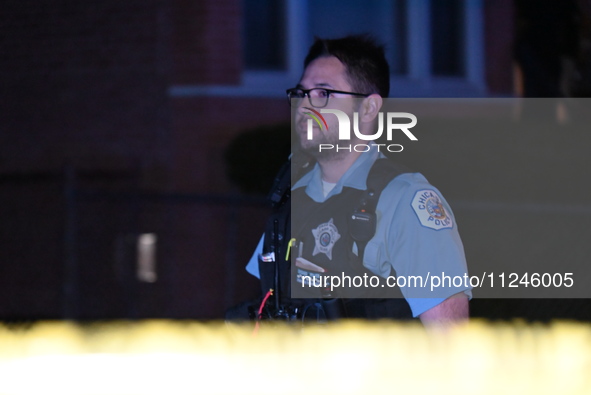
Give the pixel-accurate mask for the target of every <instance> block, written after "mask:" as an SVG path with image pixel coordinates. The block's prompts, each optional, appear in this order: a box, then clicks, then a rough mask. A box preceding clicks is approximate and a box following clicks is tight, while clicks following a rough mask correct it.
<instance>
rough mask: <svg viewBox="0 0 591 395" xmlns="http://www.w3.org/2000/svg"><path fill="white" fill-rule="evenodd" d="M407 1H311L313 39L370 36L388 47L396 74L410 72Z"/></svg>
mask: <svg viewBox="0 0 591 395" xmlns="http://www.w3.org/2000/svg"><path fill="white" fill-rule="evenodd" d="M406 2H407V0H394V1H384V0H347V1H343V0H323V1H310V2H309V3H308V4H309V6H308V20H309V22H310V32H311V38H312V37H314V36H318V37H321V38H338V37H343V36H346V35H349V34H363V33H369V34H371V35H372V36H374V37H375V38H376V39H377V40H378V41H379V42H380V43H381V44H384V45H385V46H386V57H387V59H388V63H389V64H390V67H391V72H392V73H393V74H405V73H407V59H406V58H407V56H406V50H407V45H406V40H407V33H406V29H407V23H406V19H407V18H406Z"/></svg>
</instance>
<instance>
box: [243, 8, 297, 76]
mask: <svg viewBox="0 0 591 395" xmlns="http://www.w3.org/2000/svg"><path fill="white" fill-rule="evenodd" d="M242 7H243V12H244V34H243V37H244V46H243V48H244V62H245V67H246V69H247V70H284V69H285V63H286V62H285V58H286V56H285V51H286V47H287V45H286V42H285V37H286V35H285V25H286V23H285V1H284V0H243V1H242Z"/></svg>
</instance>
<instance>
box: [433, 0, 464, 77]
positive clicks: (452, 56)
mask: <svg viewBox="0 0 591 395" xmlns="http://www.w3.org/2000/svg"><path fill="white" fill-rule="evenodd" d="M463 12H464V1H463V0H431V21H430V23H431V73H432V74H433V75H434V76H462V75H464V56H463V54H464V17H463Z"/></svg>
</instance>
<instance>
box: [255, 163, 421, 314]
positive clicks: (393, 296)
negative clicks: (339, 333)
mask: <svg viewBox="0 0 591 395" xmlns="http://www.w3.org/2000/svg"><path fill="white" fill-rule="evenodd" d="M282 171H283V174H280V175H278V180H277V181H276V186H275V188H274V191H272V194H273V193H274V194H275V208H274V212H273V214H272V215H271V217H270V219H269V221H268V222H267V228H266V232H265V242H264V247H263V254H262V256H261V257H259V271H260V275H261V286H262V291H263V293H266V292H267V291H268V290H269V289H270V288H272V289H273V290H274V291H275V295H277V294H279V296H280V298H279V299H277V298H274V299H273V301H271V302H270V303H271V304H273V305H274V306H270V308H271V309H273V308H274V309H276V310H278V311H280V312H281V314H279V315H291V314H301V313H302V311H306V310H307V309H308V308H309V307H310V306H311V305H314V306H321V308H322V306H324V307H323V308H324V310H327V314H326V316H331V317H329V318H333V317H334V318H338V317H349V318H353V317H355V318H399V319H400V318H410V317H412V315H411V312H410V308H409V306H408V303H407V302H406V300H404V298H403V297H402V294H401V293H400V291H399V290H398V289H390V288H388V289H387V291H388V292H387V293H384V292H383V291H384V290H385V289H384V287H382V284H384V283H383V282H384V279H381V278H380V283H379V285H378V286H377V287H376V288H372V287H370V288H367V287H360V288H356V287H353V288H351V287H348V288H347V289H346V294H345V296H346V298H342V297H341V296H342V291H339V289H333V290H330V289H329V287H326V286H325V285H326V282H325V280H324V278H325V277H328V276H329V275H338V276H349V277H351V278H354V277H355V276H357V278H359V277H360V276H361V277H362V276H364V275H365V276H366V278H367V276H370V277H374V278H375V277H377V276H376V275H375V274H373V273H371V272H369V271H368V270H367V269H366V268H365V267H364V266H363V265H362V263H361V259H360V258H359V256H362V254H363V252H364V250H365V245H366V243H367V241H369V240H370V239H371V238H372V237H373V235H374V234H375V207H376V205H377V200H378V199H379V195H380V194H381V191H382V190H383V189H384V188H385V186H386V185H387V184H388V183H389V182H390V181H391V180H392V179H393V178H395V177H396V176H398V175H399V174H401V173H404V172H407V171H408V170H406V169H404V168H402V167H400V166H398V165H395V164H394V163H392V162H390V161H389V160H387V159H379V160H377V161H376V163H375V164H374V165H373V167H372V169H371V171H370V174H369V175H368V179H367V180H366V184H367V186H368V188H367V190H366V191H361V190H358V189H354V188H348V187H345V188H343V190H342V191H341V193H339V194H338V195H334V196H332V197H330V198H329V199H327V200H326V201H325V202H322V203H317V202H315V201H313V200H312V199H311V198H310V197H309V196H307V195H306V193H305V188H298V189H296V190H294V191H291V192H290V191H289V188H287V190H284V191H283V194H281V193H280V192H279V190H280V189H281V188H280V187H278V184H281V182H279V178H281V177H283V180H284V182H283V184H284V185H283V186H284V188H283V189H285V177H286V175H289V171H288V169H285V168H284V169H282ZM295 177H297V175H296V176H294V179H295ZM294 182H295V181H294ZM279 195H281V198H278V196H279ZM292 206H293V207H294V211H293V212H292V211H291V208H292ZM292 232H293V233H292ZM354 245H355V247H356V250H357V253H355V252H354ZM358 254H359V256H358ZM391 274H393V273H391ZM311 278H319V279H320V281H321V282H322V281H323V280H324V284H322V283H321V284H320V286H309V287H302V283H301V281H302V279H304V281H306V280H308V281H309V280H310V279H311ZM316 285H318V284H316ZM292 287H298V290H297V294H298V298H297V299H293V298H291V288H292ZM294 289H295V288H294ZM337 304H338V306H337ZM328 309H331V311H330V312H328Z"/></svg>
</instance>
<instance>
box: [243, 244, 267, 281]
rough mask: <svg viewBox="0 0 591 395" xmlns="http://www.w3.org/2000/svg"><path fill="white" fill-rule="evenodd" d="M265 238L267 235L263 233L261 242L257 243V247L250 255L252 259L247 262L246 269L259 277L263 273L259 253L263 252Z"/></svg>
mask: <svg viewBox="0 0 591 395" xmlns="http://www.w3.org/2000/svg"><path fill="white" fill-rule="evenodd" d="M264 240H265V235H264V234H263V235H262V236H261V239H260V240H259V244H258V245H257V247H256V249H255V250H254V253H253V254H252V256H251V257H250V260H249V261H248V263H247V264H246V271H247V272H248V273H250V274H252V275H253V276H255V277H256V278H259V279H260V278H261V275H260V273H259V255H260V254H262V253H263V242H264Z"/></svg>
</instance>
